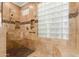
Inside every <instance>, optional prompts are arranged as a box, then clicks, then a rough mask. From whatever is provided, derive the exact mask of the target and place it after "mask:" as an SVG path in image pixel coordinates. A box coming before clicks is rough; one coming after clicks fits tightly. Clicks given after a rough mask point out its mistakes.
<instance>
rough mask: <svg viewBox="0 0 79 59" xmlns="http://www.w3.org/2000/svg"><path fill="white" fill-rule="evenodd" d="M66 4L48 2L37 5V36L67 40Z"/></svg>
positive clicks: (67, 8)
mask: <svg viewBox="0 0 79 59" xmlns="http://www.w3.org/2000/svg"><path fill="white" fill-rule="evenodd" d="M68 10H69V7H68V3H63V2H49V3H40V4H39V5H38V36H39V37H45V38H46V37H47V38H59V39H68V38H69V37H68V36H69V19H68V18H69V17H68V13H69V11H68Z"/></svg>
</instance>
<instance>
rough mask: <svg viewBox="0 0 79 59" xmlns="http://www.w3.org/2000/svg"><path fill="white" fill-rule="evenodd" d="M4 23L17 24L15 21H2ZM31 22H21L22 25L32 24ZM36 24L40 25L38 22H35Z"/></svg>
mask: <svg viewBox="0 0 79 59" xmlns="http://www.w3.org/2000/svg"><path fill="white" fill-rule="evenodd" d="M2 23H9V24H15V21H8V20H2ZM30 23H31V21H27V22H20V25H25V24H30ZM35 23H38V20H35Z"/></svg>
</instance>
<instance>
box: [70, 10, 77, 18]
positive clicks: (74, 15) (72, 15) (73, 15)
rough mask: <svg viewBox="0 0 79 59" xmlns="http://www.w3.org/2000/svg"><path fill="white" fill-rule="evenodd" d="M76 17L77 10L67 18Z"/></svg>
mask: <svg viewBox="0 0 79 59" xmlns="http://www.w3.org/2000/svg"><path fill="white" fill-rule="evenodd" d="M77 16H78V10H77V11H74V12H73V13H69V18H73V17H77Z"/></svg>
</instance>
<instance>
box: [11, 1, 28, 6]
mask: <svg viewBox="0 0 79 59" xmlns="http://www.w3.org/2000/svg"><path fill="white" fill-rule="evenodd" d="M12 3H13V4H15V5H17V6H19V7H22V6H23V5H25V4H27V3H28V2H12Z"/></svg>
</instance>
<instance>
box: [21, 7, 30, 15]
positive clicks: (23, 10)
mask: <svg viewBox="0 0 79 59" xmlns="http://www.w3.org/2000/svg"><path fill="white" fill-rule="evenodd" d="M21 14H22V16H25V15H27V14H29V9H27V8H26V9H22V10H21Z"/></svg>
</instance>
